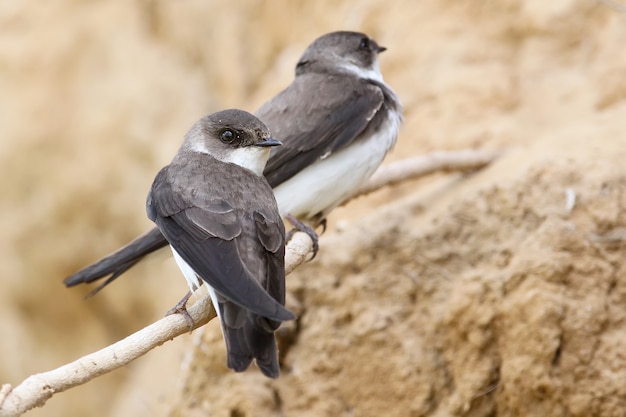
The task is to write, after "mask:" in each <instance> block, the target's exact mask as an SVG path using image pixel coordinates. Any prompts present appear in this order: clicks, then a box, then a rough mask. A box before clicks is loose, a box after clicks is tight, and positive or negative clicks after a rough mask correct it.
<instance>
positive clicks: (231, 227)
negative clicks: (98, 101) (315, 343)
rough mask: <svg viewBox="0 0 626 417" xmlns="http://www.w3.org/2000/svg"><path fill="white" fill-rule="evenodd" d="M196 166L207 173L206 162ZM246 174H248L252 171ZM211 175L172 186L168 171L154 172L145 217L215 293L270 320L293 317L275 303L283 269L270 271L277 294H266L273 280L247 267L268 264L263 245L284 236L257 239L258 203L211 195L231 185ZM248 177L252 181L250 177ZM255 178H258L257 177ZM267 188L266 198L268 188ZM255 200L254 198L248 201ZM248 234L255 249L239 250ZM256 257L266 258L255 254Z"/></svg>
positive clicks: (273, 244) (277, 243) (269, 253)
mask: <svg viewBox="0 0 626 417" xmlns="http://www.w3.org/2000/svg"><path fill="white" fill-rule="evenodd" d="M202 171H203V172H202V174H204V175H210V173H209V171H210V168H209V167H204V168H203V170H202ZM250 175H251V176H254V174H252V173H250ZM213 178H214V179H215V181H213V182H212V183H207V182H205V184H206V187H207V190H201V189H189V188H186V187H176V185H175V184H174V182H175V179H174V178H171V177H170V175H169V173H168V167H166V168H164V169H163V170H161V172H160V173H159V174H158V175H157V177H156V179H155V181H154V184H153V187H152V190H151V192H150V195H149V197H148V205H147V211H148V217H150V219H151V220H152V221H154V222H155V223H156V224H157V226H158V227H159V229H160V230H161V233H163V235H164V236H165V238H166V239H167V240H168V242H169V243H170V245H172V247H173V248H174V249H175V250H176V252H177V253H178V254H179V255H180V256H181V258H183V260H184V261H185V262H186V263H187V264H188V265H189V266H190V267H191V268H193V270H194V271H196V273H197V274H198V275H199V276H200V277H201V278H202V279H203V280H204V281H206V282H207V284H209V285H210V286H211V287H212V288H214V289H215V290H216V291H217V292H218V293H219V294H220V295H222V296H223V297H225V298H227V299H228V300H229V301H231V302H233V303H235V304H237V305H239V306H241V307H244V308H246V309H248V310H250V311H252V312H254V313H256V314H258V315H260V316H263V317H267V318H269V319H271V320H276V321H284V320H291V319H293V318H295V316H294V315H293V314H292V313H291V312H290V311H289V310H287V309H286V308H285V307H283V305H282V304H281V302H279V301H282V300H284V269H283V271H282V275H277V276H275V278H276V280H278V281H282V282H283V284H282V285H283V291H282V294H272V295H270V293H268V291H267V290H266V289H265V288H263V286H264V285H268V283H269V282H272V281H274V280H272V279H269V278H270V277H267V276H266V275H265V273H266V271H255V270H254V269H253V268H251V266H256V265H257V264H264V263H268V262H269V261H268V260H271V262H276V261H275V258H276V254H275V252H272V251H270V250H267V248H268V247H270V248H271V249H275V248H276V246H278V247H279V248H278V249H277V250H283V251H284V235H280V233H279V235H278V237H273V238H264V239H259V238H258V237H257V236H256V234H257V233H260V234H261V235H263V231H261V232H258V231H257V230H258V229H259V228H261V229H263V228H265V224H263V223H260V224H257V222H256V220H255V217H257V216H259V215H260V217H261V218H265V217H264V216H263V215H262V214H261V212H262V210H263V207H258V209H257V210H255V208H253V207H250V208H247V209H242V208H236V207H233V204H231V203H230V202H228V201H226V200H225V199H219V198H216V197H215V194H218V195H219V192H215V190H218V189H219V188H220V187H223V186H227V185H229V186H233V187H234V186H237V184H222V183H220V182H219V181H220V178H218V177H213ZM248 179H249V180H250V181H254V178H253V177H250V178H248ZM257 179H258V181H263V179H262V178H258V177H257ZM246 186H249V187H250V188H252V189H253V188H254V186H255V184H249V183H246ZM211 190H213V192H211ZM267 190H268V192H269V197H270V198H272V195H271V190H270V189H269V188H267ZM255 203H260V199H255V200H254V201H252V202H251V204H255ZM247 211H248V212H251V213H254V215H253V216H252V218H247V217H250V216H246V212H247ZM257 212H259V214H258V215H257V214H256V213H257ZM275 217H277V219H274V223H277V224H278V222H280V216H279V215H278V213H277V211H276V213H275ZM246 222H251V223H246ZM280 225H282V223H280ZM277 227H279V228H278V229H277V230H281V229H280V226H278V225H277ZM283 233H284V232H283ZM251 239H256V240H257V242H258V243H257V245H256V246H257V247H258V248H259V251H257V252H256V253H253V252H250V251H247V252H246V253H242V252H241V245H242V243H241V242H242V241H250V240H251ZM272 239H274V240H272ZM281 239H282V240H281ZM268 242H269V243H270V244H269V245H268V244H267V243H268ZM261 248H262V250H261ZM280 248H282V249H280ZM259 256H261V257H265V258H267V259H268V260H266V259H261V260H259V259H256V258H255V257H259ZM279 261H280V260H279ZM271 262H270V263H271ZM283 262H284V261H283ZM277 272H279V271H277ZM257 274H258V275H257ZM259 275H260V277H259ZM271 286H272V284H269V287H271ZM275 295H279V296H281V297H279V298H278V301H277V299H275V298H274V296H275Z"/></svg>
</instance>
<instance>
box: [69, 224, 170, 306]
mask: <svg viewBox="0 0 626 417" xmlns="http://www.w3.org/2000/svg"><path fill="white" fill-rule="evenodd" d="M165 246H167V239H165V237H164V236H163V234H161V231H160V230H159V229H158V228H156V227H155V228H153V229H152V230H150V231H148V232H147V233H144V234H143V235H141V236H139V237H138V238H136V239H135V240H133V241H132V242H130V243H129V244H128V245H126V246H124V247H122V248H120V249H118V250H116V251H115V252H113V253H111V254H110V255H107V256H106V257H104V258H102V259H101V260H99V261H98V262H96V263H94V264H91V265H89V266H88V267H86V268H83V269H81V270H80V271H78V272H76V273H74V274H72V275H70V276H69V277H67V278H66V279H65V280H64V281H63V283H64V284H65V285H66V286H68V287H73V286H74V285H78V284H81V283H89V282H92V281H95V280H97V279H100V278H103V277H105V276H107V275H111V276H110V277H109V278H107V279H106V281H104V282H103V283H102V284H100V285H99V286H98V287H97V288H96V289H95V290H93V291H92V292H91V293H90V295H94V294H96V293H97V292H98V291H100V290H101V289H102V288H104V287H105V286H106V285H108V284H109V283H111V282H112V281H113V280H115V279H116V278H117V277H119V276H120V275H122V274H123V273H124V272H126V271H127V270H128V269H130V268H131V267H133V266H134V265H135V264H136V263H137V262H139V261H140V260H142V259H143V257H144V256H146V255H149V254H150V253H152V252H154V251H156V250H158V249H161V248H163V247H165Z"/></svg>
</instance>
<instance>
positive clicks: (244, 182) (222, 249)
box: [146, 110, 295, 378]
mask: <svg viewBox="0 0 626 417" xmlns="http://www.w3.org/2000/svg"><path fill="white" fill-rule="evenodd" d="M276 145H280V142H279V141H277V140H275V139H272V138H271V137H270V133H269V130H268V129H267V127H265V125H264V124H263V123H262V122H261V121H260V120H259V119H257V118H256V117H254V116H253V115H251V114H250V113H247V112H245V111H242V110H224V111H220V112H217V113H214V114H211V115H209V116H206V117H204V118H202V119H201V120H200V121H198V122H197V123H196V124H194V125H193V127H192V128H191V130H190V131H189V132H188V133H187V135H186V136H185V140H184V142H183V144H182V146H181V147H180V149H179V151H178V153H177V154H176V156H175V157H174V159H173V160H172V162H171V163H170V164H169V165H167V166H166V167H165V168H163V169H162V170H161V171H160V172H159V173H158V174H157V176H156V178H155V180H154V183H153V184H152V188H151V190H150V193H149V195H148V199H147V203H146V209H147V213H148V217H149V218H150V220H152V221H154V222H155V223H156V225H157V227H158V229H159V230H160V232H161V233H162V235H163V236H164V237H165V239H166V240H167V242H168V243H169V245H170V247H171V249H172V253H173V254H174V259H175V260H176V263H177V264H178V266H179V268H180V270H181V271H182V273H183V275H184V276H185V279H186V280H187V283H188V284H189V287H190V288H191V290H192V291H193V290H195V289H196V288H198V287H199V286H200V285H201V283H202V281H204V283H206V284H207V286H208V290H209V294H210V296H211V299H212V301H213V305H214V306H215V311H216V312H217V314H218V317H219V320H220V323H221V326H222V332H223V334H224V340H225V342H226V349H227V352H228V367H229V368H231V369H233V370H235V371H237V372H241V371H244V370H246V369H247V368H248V366H249V365H250V363H251V362H252V360H253V359H255V360H256V363H257V365H258V366H259V368H260V369H261V371H262V372H263V373H264V374H265V375H266V376H268V377H272V378H276V377H278V375H279V364H278V352H277V348H276V341H275V338H274V331H275V330H276V329H277V328H278V327H279V326H280V323H281V322H282V321H285V320H292V319H294V318H295V316H294V314H293V313H291V312H290V311H289V310H287V309H286V308H285V307H284V304H285V228H284V224H283V221H282V219H281V216H280V213H279V211H278V206H277V204H276V200H275V199H274V194H273V193H272V188H271V187H270V186H269V184H268V183H267V180H266V179H265V178H264V177H263V169H264V168H265V164H266V162H267V159H268V157H269V153H270V147H272V146H276Z"/></svg>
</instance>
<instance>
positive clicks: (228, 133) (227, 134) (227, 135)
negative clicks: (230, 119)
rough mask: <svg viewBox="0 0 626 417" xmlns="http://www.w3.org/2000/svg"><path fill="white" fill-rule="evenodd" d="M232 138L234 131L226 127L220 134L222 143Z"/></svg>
mask: <svg viewBox="0 0 626 417" xmlns="http://www.w3.org/2000/svg"><path fill="white" fill-rule="evenodd" d="M234 139H235V133H234V132H233V131H232V130H230V129H226V130H224V131H223V132H222V133H221V134H220V140H221V141H222V142H224V143H231V142H232V141H233V140H234Z"/></svg>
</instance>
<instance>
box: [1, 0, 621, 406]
mask: <svg viewBox="0 0 626 417" xmlns="http://www.w3.org/2000/svg"><path fill="white" fill-rule="evenodd" d="M614 4H617V5H619V3H614ZM625 6H626V4H622V7H625ZM338 29H351V30H359V31H364V32H367V33H368V34H370V35H372V36H373V37H375V38H376V39H377V40H378V41H379V43H380V44H382V45H384V46H386V47H388V51H387V52H385V53H384V54H382V55H381V69H382V72H383V74H384V77H385V79H386V81H387V82H388V83H389V84H390V85H391V86H392V87H393V88H394V89H395V90H396V91H397V93H398V94H399V96H400V98H401V100H402V102H403V104H404V106H405V117H406V121H405V125H404V127H403V130H402V132H401V135H400V138H399V142H398V144H397V146H396V148H395V149H394V151H393V154H392V155H390V157H389V158H388V161H392V160H398V159H402V158H406V157H408V156H412V155H417V154H422V153H426V152H429V151H433V150H454V149H463V148H468V147H485V148H489V149H506V150H507V151H508V153H507V154H506V156H505V157H503V158H502V159H501V160H499V161H498V162H497V163H496V164H494V165H492V166H491V167H488V168H487V169H485V170H484V171H481V172H479V173H476V174H472V175H466V176H462V175H458V174H456V175H437V176H434V177H432V178H428V179H424V180H418V181H412V182H409V183H407V184H403V185H401V186H398V187H394V188H392V189H386V190H382V191H380V192H377V193H375V194H374V195H372V196H369V197H367V198H361V199H358V200H356V201H354V202H352V203H350V204H349V205H348V206H346V207H344V208H341V209H339V210H337V211H336V212H335V213H333V215H332V216H331V219H330V223H329V226H330V227H329V230H328V231H327V232H326V234H325V235H324V236H323V237H322V241H321V250H320V253H319V254H318V256H317V258H316V259H315V261H313V262H311V263H310V264H307V265H305V266H304V267H302V268H300V269H299V270H298V271H296V273H295V274H293V275H291V276H290V277H289V278H288V283H287V285H288V288H289V291H290V296H289V300H288V301H289V303H290V307H291V308H293V309H295V310H297V311H298V312H299V314H300V319H299V321H298V323H297V326H296V329H295V330H294V331H292V333H291V335H292V336H291V338H290V339H288V340H287V339H285V340H283V349H282V351H281V354H282V356H283V365H284V370H283V375H282V376H281V378H280V379H279V380H277V381H268V380H266V379H264V378H262V377H261V376H260V374H259V372H258V371H257V370H256V369H250V370H249V371H248V372H246V373H244V374H241V375H235V374H232V373H230V372H229V371H228V370H227V369H225V366H224V346H223V341H222V340H221V336H220V333H219V328H218V325H217V323H215V322H212V323H210V324H209V325H208V326H207V327H206V328H205V329H203V330H202V331H197V332H194V334H192V335H188V336H184V337H181V338H178V339H177V340H175V341H173V342H170V343H168V344H166V345H165V346H163V347H161V348H159V349H157V350H155V351H153V352H151V353H149V354H148V355H146V356H145V357H144V358H141V359H140V360H138V361H136V362H135V363H133V364H131V365H129V366H127V367H125V368H123V369H121V370H118V371H116V372H114V373H112V374H110V375H106V376H104V377H101V378H98V379H96V380H94V381H91V382H90V383H88V384H86V385H84V386H82V387H78V388H75V389H72V390H70V391H68V392H65V393H61V394H59V395H57V396H55V397H54V398H52V399H51V400H50V401H49V402H48V403H47V404H46V406H45V407H44V408H42V409H38V410H34V411H31V412H30V413H29V415H32V416H67V415H89V416H122V415H176V416H196V415H197V416H200V415H203V416H204V415H211V416H230V417H235V416H236V417H241V416H253V415H276V416H279V415H285V416H303V415H304V416H343V415H345V416H379V415H387V416H451V415H462V416H496V415H498V416H539V415H542V416H548V415H554V416H561V415H570V416H587V415H596V416H600V415H607V416H608V415H621V414H620V413H622V412H623V410H624V409H625V407H626V388H624V387H625V385H624V383H623V382H624V380H626V368H625V367H626V357H625V356H624V354H623V351H624V349H623V348H624V345H625V343H626V329H624V326H625V325H626V324H625V323H626V315H625V314H624V305H625V301H626V277H625V276H624V266H623V259H624V253H625V252H624V249H626V247H625V245H624V243H623V232H622V231H623V229H622V228H623V227H624V224H625V221H626V215H625V214H624V207H625V206H626V189H625V186H624V184H625V182H624V181H625V179H626V165H625V164H624V161H625V160H626V76H625V74H626V54H624V45H626V15H624V14H621V13H619V12H618V11H617V10H616V9H613V8H611V7H609V6H608V5H607V4H606V3H600V2H595V1H591V0H558V1H551V2H545V1H539V0H528V1H524V2H517V1H509V0H504V1H479V0H461V1H449V0H425V1H419V2H414V1H408V0H406V1H393V2H389V1H378V0H359V1H356V0H355V1H349V0H346V1H342V0H340V1H328V0H320V1H315V2H313V1H310V2H295V1H287V0H272V1H246V2H232V1H225V0H218V1H188V0H180V1H175V2H174V1H172V2H166V1H152V0H141V1H90V2H79V1H70V0H65V1H62V0H57V1H49V2H44V3H42V2H33V1H31V2H28V1H25V2H21V1H15V0H7V1H2V2H0V190H1V191H2V198H1V199H0V210H1V212H2V216H0V245H1V246H0V247H1V248H2V254H3V255H2V259H1V262H0V277H1V280H2V281H1V282H2V291H0V335H1V336H0V383H11V384H14V385H16V384H18V383H19V382H21V381H22V380H23V379H24V378H26V377H27V376H28V375H31V374H33V373H37V372H42V371H46V370H50V369H53V368H55V367H57V366H59V365H61V364H64V363H67V362H69V361H71V360H74V359H76V358H78V357H80V356H81V355H83V354H86V353H89V352H92V351H94V350H97V349H99V348H101V347H103V346H106V345H108V344H111V343H113V342H115V341H117V340H119V339H120V338H122V337H124V336H126V335H128V334H130V333H131V332H133V331H135V330H137V329H139V328H141V327H143V326H145V325H147V324H149V323H151V322H152V321H154V320H156V319H157V318H159V317H161V316H162V315H163V314H164V313H165V311H167V310H168V309H169V308H170V307H171V306H173V305H174V303H175V302H176V301H177V300H178V299H179V298H180V297H181V296H182V295H183V294H184V293H185V291H186V284H185V282H184V280H183V279H182V277H181V276H180V273H179V272H178V271H177V269H176V268H175V266H174V265H173V262H171V260H165V261H163V260H153V261H152V262H149V263H147V264H146V265H142V266H139V267H136V268H134V269H133V271H132V272H130V273H128V274H127V275H125V276H123V277H122V278H120V279H119V282H115V283H113V284H112V285H111V286H110V287H108V288H107V289H106V290H105V291H103V292H102V293H100V294H99V295H98V296H96V297H94V298H91V299H88V300H84V299H83V297H84V295H85V294H86V293H87V292H88V291H89V288H75V289H71V290H68V289H65V288H64V286H63V285H62V283H61V282H62V280H63V278H64V277H66V276H67V275H68V274H70V273H72V272H74V271H76V270H77V269H78V268H80V267H82V266H85V265H86V264H88V263H90V262H92V261H94V260H96V259H98V258H100V257H101V256H103V255H105V254H107V253H109V252H110V251H112V250H114V249H116V248H117V247H119V246H121V245H123V244H125V243H127V242H128V241H129V240H130V239H132V238H133V237H135V236H136V235H138V234H140V233H142V232H143V231H145V230H147V229H148V228H149V227H151V224H150V222H149V221H148V220H147V219H146V216H145V210H144V202H145V196H146V193H147V191H148V189H149V187H150V184H151V182H152V179H153V178H154V175H155V174H156V172H157V171H158V169H160V168H161V167H162V166H163V165H165V164H167V163H168V162H169V160H170V159H171V157H172V156H173V155H174V153H175V151H176V149H177V148H178V146H179V145H180V143H181V141H182V136H183V135H184V133H185V132H186V131H187V129H188V128H189V127H190V126H191V124H192V123H193V122H194V121H196V120H197V119H198V118H200V117H201V116H202V115H204V114H206V113H209V112H213V111H216V110H218V109H222V108H227V107H239V108H243V109H246V110H249V111H254V110H255V109H256V108H257V107H258V106H259V105H260V104H261V103H263V102H264V101H265V100H266V99H268V98H269V97H271V96H272V95H274V94H276V93H277V92H279V91H280V90H281V89H282V88H284V87H285V86H286V85H287V84H288V83H289V82H290V80H291V79H292V76H293V68H294V66H295V63H296V61H297V59H298V57H299V55H300V54H301V53H302V51H303V50H304V48H305V47H306V46H307V45H308V44H309V43H310V42H311V41H312V40H313V39H315V38H316V37H317V36H319V35H321V34H324V33H326V32H329V31H332V30H338ZM568 194H569V195H575V196H576V199H575V205H574V207H573V209H569V208H568V207H567V206H566V201H567V195H568Z"/></svg>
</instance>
